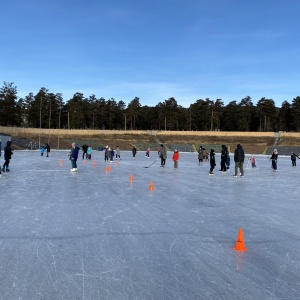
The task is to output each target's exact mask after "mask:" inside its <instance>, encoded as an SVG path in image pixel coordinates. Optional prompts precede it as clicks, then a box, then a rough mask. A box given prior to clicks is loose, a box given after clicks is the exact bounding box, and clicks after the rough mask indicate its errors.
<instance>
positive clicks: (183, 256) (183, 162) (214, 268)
mask: <svg viewBox="0 0 300 300" xmlns="http://www.w3.org/2000/svg"><path fill="white" fill-rule="evenodd" d="M80 154H81V153H80ZM92 156H93V157H92V160H91V161H86V164H84V161H83V160H82V158H81V157H80V158H79V159H78V172H77V173H72V172H70V168H71V164H70V161H69V160H68V151H51V152H50V157H48V158H47V157H45V156H44V157H41V156H40V153H39V152H38V151H15V152H14V155H13V158H12V160H11V165H10V169H11V172H10V173H4V174H2V177H1V178H0V187H1V194H0V195H1V196H0V224H1V226H0V299H5V300H8V299H30V300H35V299H39V300H40V299H43V300H45V299H130V300H131V299H300V209H299V208H300V197H299V191H300V188H299V184H300V183H299V173H300V160H297V163H298V164H299V166H297V167H296V168H295V167H294V168H293V167H292V164H291V160H290V158H289V157H282V156H279V159H278V170H277V172H272V170H271V162H270V161H269V160H268V158H267V156H257V157H256V162H257V166H258V168H256V169H253V170H252V169H246V170H245V177H244V178H241V177H237V178H234V177H233V170H232V169H233V162H232V163H231V164H232V165H231V169H230V171H229V172H227V173H225V174H223V173H219V172H218V169H219V162H220V157H219V155H217V166H216V168H215V175H214V176H209V175H208V170H209V163H208V162H204V163H203V165H200V166H199V165H198V159H197V153H180V160H179V169H178V170H175V169H174V168H173V162H172V159H171V157H172V153H170V152H169V153H168V158H167V161H166V167H165V168H161V167H160V162H159V160H157V161H155V159H157V157H158V156H157V153H156V152H152V153H151V154H150V158H149V159H147V158H145V153H144V152H138V154H137V156H136V159H133V158H132V155H131V153H130V152H125V151H123V152H121V158H122V160H120V161H118V164H116V161H114V162H113V163H110V162H106V163H105V162H104V153H103V152H96V151H94V152H93V154H92ZM2 159H3V158H2ZM60 160H62V165H60ZM94 160H96V166H95V167H94ZM154 161H155V163H154V164H153V165H152V166H151V167H150V168H145V166H149V165H150V164H151V163H152V162H154ZM231 161H233V159H232V155H231ZM2 163H3V160H2ZM246 165H247V162H246V163H245V166H246ZM107 166H111V170H107V168H106V167H107ZM130 174H132V176H133V181H132V182H130ZM150 181H152V182H153V186H154V190H153V191H149V185H150ZM239 228H242V229H243V233H244V240H245V245H246V247H247V248H248V251H247V252H239V251H234V250H233V249H232V247H234V246H235V243H236V239H237V234H238V230H239Z"/></svg>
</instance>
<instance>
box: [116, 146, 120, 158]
mask: <svg viewBox="0 0 300 300" xmlns="http://www.w3.org/2000/svg"><path fill="white" fill-rule="evenodd" d="M118 158H119V159H121V151H120V147H119V146H117V148H116V160H117V159H118Z"/></svg>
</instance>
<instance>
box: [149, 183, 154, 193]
mask: <svg viewBox="0 0 300 300" xmlns="http://www.w3.org/2000/svg"><path fill="white" fill-rule="evenodd" d="M149 191H154V186H153V182H152V181H150V185H149Z"/></svg>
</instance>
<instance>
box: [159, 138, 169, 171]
mask: <svg viewBox="0 0 300 300" xmlns="http://www.w3.org/2000/svg"><path fill="white" fill-rule="evenodd" d="M159 153H160V154H159V156H160V161H161V164H160V166H161V167H162V168H164V167H165V164H166V159H167V150H166V148H165V147H164V145H163V144H160V152H159Z"/></svg>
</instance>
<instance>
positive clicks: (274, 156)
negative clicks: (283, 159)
mask: <svg viewBox="0 0 300 300" xmlns="http://www.w3.org/2000/svg"><path fill="white" fill-rule="evenodd" d="M277 159H278V152H277V149H274V150H273V152H272V153H271V156H270V160H271V161H272V169H273V172H276V170H277Z"/></svg>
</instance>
